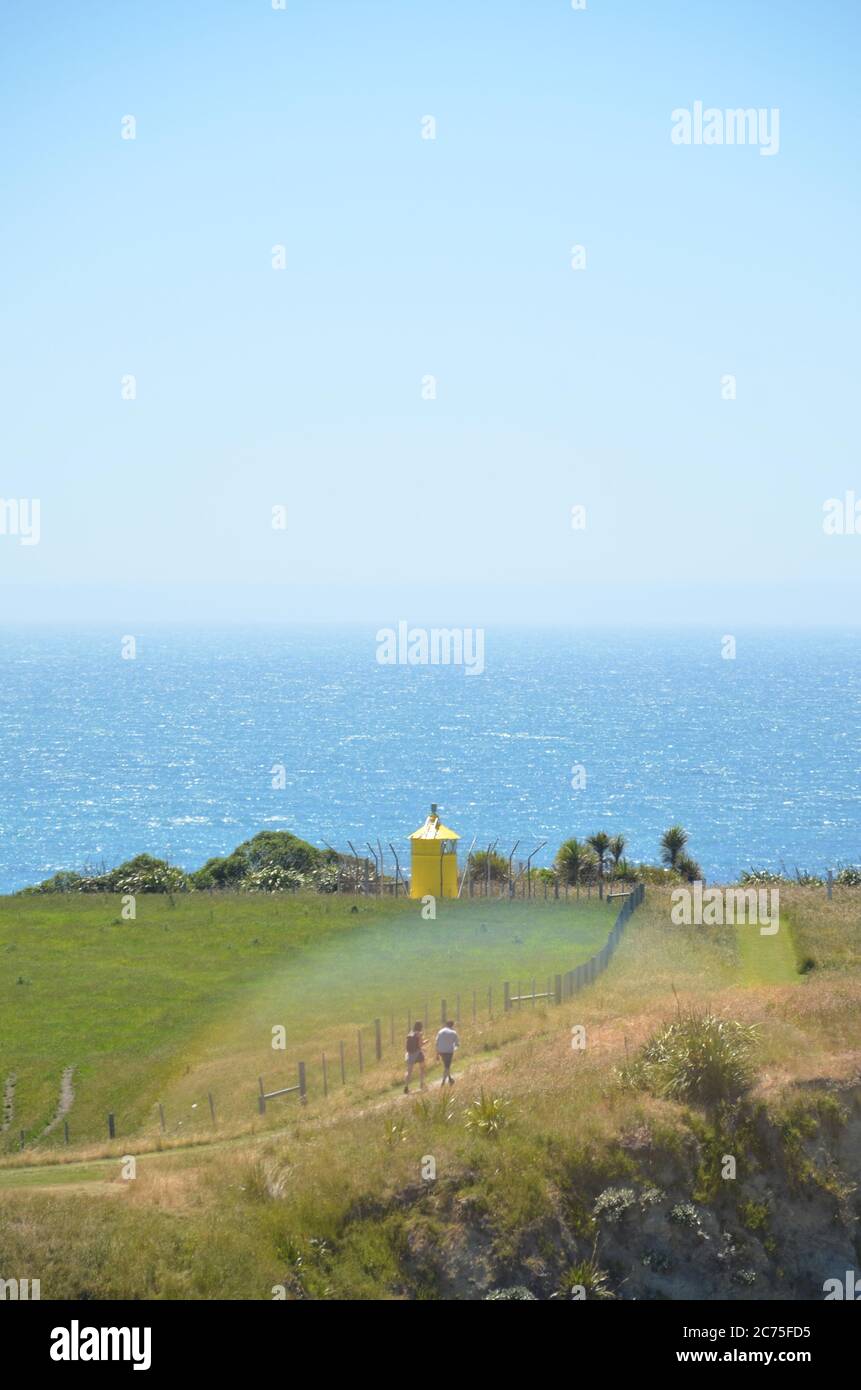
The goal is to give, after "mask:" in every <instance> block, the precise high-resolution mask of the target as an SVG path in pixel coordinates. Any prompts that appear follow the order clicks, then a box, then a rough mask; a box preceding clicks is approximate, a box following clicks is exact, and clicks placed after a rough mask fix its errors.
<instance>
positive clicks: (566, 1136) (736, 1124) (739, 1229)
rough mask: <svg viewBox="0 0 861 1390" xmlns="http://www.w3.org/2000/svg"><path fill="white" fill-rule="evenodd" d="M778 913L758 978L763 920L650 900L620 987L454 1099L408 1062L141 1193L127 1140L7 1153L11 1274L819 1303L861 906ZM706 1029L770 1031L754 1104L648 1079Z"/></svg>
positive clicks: (860, 1129) (464, 1293)
mask: <svg viewBox="0 0 861 1390" xmlns="http://www.w3.org/2000/svg"><path fill="white" fill-rule="evenodd" d="M781 906H782V925H781V932H780V933H778V935H777V936H776V937H762V938H760V943H761V944H757V945H756V948H755V949H756V952H757V953H758V954H759V956H760V960H759V964H758V966H757V972H758V973H759V975H760V976H761V977H762V978H761V979H759V980H758V981H756V982H753V981H752V972H751V963H750V960H751V958H750V950H749V946H750V943H749V942H747V941H746V940H745V938H744V936H743V933H745V932H746V931H749V930H750V929H749V928H728V927H716V928H702V927H699V928H698V927H678V926H673V925H672V924H671V922H670V917H669V898H668V895H666V894H664V893H663V892H662V891H661V890H657V889H652V890H650V891H649V895H648V897H647V900H646V903H645V904H644V906H643V907H642V908H641V909H640V910H639V911H638V912H637V913H636V914H635V915H634V917H633V918H632V920H631V922H630V924H629V926H628V929H627V932H626V934H625V936H624V938H623V941H622V944H621V946H620V948H619V950H618V952H617V954H616V956H615V957H614V959H613V962H612V964H611V966H610V968H609V970H608V971H607V973H606V974H605V975H604V976H602V977H601V978H600V979H599V980H598V982H597V983H596V984H595V985H593V986H592V987H590V988H589V989H587V990H585V991H584V992H583V993H582V994H581V995H579V996H578V997H577V998H576V999H575V1000H573V1001H570V1002H568V1003H565V1004H563V1005H562V1006H561V1007H556V1006H550V1007H547V1008H545V1007H538V1008H536V1009H534V1010H532V1009H529V1010H525V1011H523V1012H522V1013H521V1014H520V1015H512V1014H509V1015H508V1016H506V1017H505V1018H500V1017H496V1018H494V1019H493V1020H489V1019H480V1020H479V1021H478V1023H477V1025H476V1027H475V1029H474V1030H472V1029H470V1032H469V1036H468V1039H466V1044H467V1045H466V1046H465V1048H464V1053H463V1055H462V1056H461V1057H459V1060H458V1064H457V1067H456V1071H457V1074H458V1078H459V1079H458V1082H457V1084H456V1086H455V1088H454V1093H453V1095H448V1094H446V1095H445V1096H444V1097H441V1096H440V1094H439V1092H438V1090H437V1091H434V1092H431V1093H430V1094H429V1095H428V1096H426V1097H415V1096H410V1097H403V1096H400V1095H397V1094H395V1093H394V1092H393V1091H392V1090H391V1089H388V1087H389V1083H390V1082H391V1080H392V1079H393V1078H392V1077H391V1076H388V1075H387V1074H386V1067H385V1065H384V1067H383V1068H382V1069H375V1070H374V1071H373V1072H371V1073H369V1074H366V1075H365V1076H364V1077H363V1078H361V1080H356V1081H355V1082H354V1083H353V1084H352V1085H351V1087H350V1088H348V1090H347V1091H346V1092H344V1093H340V1094H339V1095H337V1096H333V1097H330V1099H329V1102H328V1105H327V1106H326V1108H325V1109H324V1108H322V1107H321V1106H320V1105H319V1104H309V1106H308V1107H307V1109H306V1110H304V1111H302V1110H300V1109H299V1108H298V1107H296V1106H292V1107H285V1108H284V1110H283V1111H282V1112H281V1116H282V1118H281V1130H280V1132H273V1131H270V1132H268V1133H261V1134H258V1135H256V1136H255V1137H254V1138H249V1137H248V1136H240V1137H238V1138H235V1139H232V1140H231V1139H222V1140H220V1141H219V1142H217V1143H214V1144H209V1145H207V1146H202V1145H201V1146H199V1147H192V1148H183V1149H170V1148H169V1147H166V1148H165V1150H164V1151H163V1152H161V1153H149V1154H146V1153H143V1154H141V1156H140V1158H139V1161H138V1166H137V1177H136V1179H135V1180H134V1181H131V1182H126V1181H123V1180H122V1178H121V1176H120V1166H119V1161H118V1160H119V1156H120V1155H121V1154H122V1153H126V1152H128V1149H127V1148H122V1147H120V1146H119V1145H118V1146H116V1148H115V1150H114V1153H115V1157H113V1158H108V1159H102V1160H98V1161H96V1160H94V1158H93V1157H92V1156H89V1157H88V1158H87V1161H86V1163H81V1164H79V1165H75V1164H70V1165H68V1166H67V1167H65V1168H63V1169H61V1170H60V1169H57V1168H56V1166H55V1167H48V1166H43V1167H34V1166H33V1156H32V1155H30V1156H28V1155H26V1154H24V1155H20V1156H15V1157H10V1158H8V1159H7V1160H5V1165H4V1167H3V1168H2V1169H0V1175H2V1185H0V1264H2V1265H3V1266H4V1267H7V1268H26V1269H28V1270H31V1271H33V1273H34V1275H38V1276H41V1278H42V1290H43V1297H47V1298H51V1297H81V1296H82V1295H86V1296H88V1297H95V1298H99V1297H108V1296H117V1297H144V1298H146V1297H190V1298H198V1297H203V1298H206V1297H227V1298H252V1299H269V1298H272V1297H273V1289H283V1290H284V1292H285V1294H286V1296H287V1297H288V1298H302V1297H307V1298H315V1299H327V1298H347V1297H349V1298H368V1299H369V1298H383V1299H392V1298H395V1299H398V1298H409V1299H428V1298H430V1299H436V1298H481V1297H484V1296H486V1294H487V1292H488V1291H489V1290H492V1289H498V1288H500V1287H508V1286H511V1285H525V1286H527V1287H528V1288H529V1289H530V1290H531V1291H532V1292H533V1294H534V1295H535V1296H537V1297H541V1298H546V1297H550V1296H551V1295H553V1294H557V1295H559V1296H569V1295H570V1290H571V1288H572V1287H574V1288H575V1290H580V1289H584V1290H585V1291H586V1296H587V1297H607V1296H614V1297H618V1298H632V1297H636V1298H680V1297H694V1298H715V1297H729V1298H748V1297H754V1298H783V1299H785V1298H790V1299H791V1298H818V1297H821V1296H822V1282H823V1280H824V1279H825V1278H830V1277H834V1276H837V1277H841V1278H842V1274H843V1271H844V1270H845V1269H847V1268H853V1267H857V1261H858V1258H859V1254H861V1250H859V1245H858V1238H857V1231H858V1218H859V1215H861V1212H859V1201H858V1190H857V1183H858V1171H859V1155H861V1104H859V1102H861V1085H859V1076H861V1051H859V1038H858V1027H857V1019H858V1010H859V1005H861V975H859V958H861V895H859V894H857V893H852V892H851V891H846V892H844V893H842V894H841V893H835V899H834V902H833V903H830V904H829V903H827V902H826V900H825V897H824V894H823V893H822V891H821V890H818V891H817V890H805V889H794V890H792V891H791V892H790V891H787V893H786V895H785V900H784V901H783V902H782V904H781ZM784 932H785V933H786V935H785V936H784ZM782 937H783V939H781V938H782ZM770 943H771V944H770ZM787 943H791V945H792V948H793V952H794V955H795V958H796V962H797V966H798V965H800V964H806V966H807V967H808V968H807V969H806V970H805V971H804V973H800V972H799V971H798V969H797V966H796V970H795V971H794V972H791V973H790V974H789V976H788V977H787V967H786V960H787V956H786V946H787ZM772 950H774V952H775V954H774V964H773V965H772V963H771V957H770V956H769V955H768V954H767V953H768V952H770V951H772ZM778 961H780V962H781V964H780V966H779V968H778V965H777V962H778ZM772 973H773V975H774V977H775V978H776V979H778V980H779V982H777V983H769V982H768V981H767V978H766V977H768V976H769V975H770V974H772ZM690 1009H693V1010H694V1011H696V1013H697V1014H698V1015H700V1016H701V1015H702V1014H703V1013H704V1012H705V1011H706V1010H710V1011H711V1013H712V1014H713V1015H714V1016H715V1018H716V1019H718V1020H723V1021H724V1023H725V1024H727V1025H730V1024H732V1023H735V1022H737V1023H738V1024H740V1025H741V1026H742V1027H744V1028H748V1027H750V1026H752V1027H753V1029H754V1032H753V1034H752V1037H753V1042H752V1045H751V1053H750V1061H751V1075H750V1078H749V1081H748V1082H747V1083H745V1085H744V1086H743V1087H742V1088H741V1090H740V1092H739V1094H737V1095H734V1096H733V1097H732V1098H731V1099H728V1100H725V1101H721V1102H720V1103H712V1102H709V1101H706V1100H702V1099H700V1098H697V1096H695V1095H694V1096H682V1097H676V1098H673V1097H672V1096H670V1095H668V1094H662V1093H659V1092H658V1091H656V1090H652V1089H649V1087H648V1085H646V1084H643V1083H642V1082H641V1081H640V1082H638V1081H632V1077H634V1076H635V1075H636V1073H637V1063H638V1061H639V1059H641V1058H642V1057H643V1056H644V1055H646V1054H645V1052H644V1049H645V1048H646V1045H647V1044H648V1043H649V1040H650V1039H654V1038H655V1037H656V1035H664V1034H665V1030H666V1028H667V1026H668V1025H669V1024H672V1023H673V1022H674V1021H678V1020H679V1019H680V1018H684V1017H685V1016H686V1014H687V1011H688V1010H690ZM575 1026H580V1027H582V1028H584V1029H585V1042H586V1046H585V1048H575V1047H572V1028H573V1027H575ZM727 1155H729V1156H731V1157H733V1159H734V1160H735V1163H736V1168H737V1171H736V1174H735V1176H734V1177H732V1178H729V1179H727V1178H725V1177H723V1176H722V1173H723V1170H724V1168H725V1160H726V1157H727ZM54 1156H55V1157H56V1155H54ZM43 1157H45V1158H46V1159H50V1158H51V1153H50V1152H49V1151H46V1153H45V1154H44V1155H43ZM429 1159H432V1160H433V1170H434V1171H435V1177H433V1178H431V1177H430V1176H429V1172H430V1169H429V1164H428V1160H429ZM25 1165H29V1166H25ZM11 1182H14V1183H15V1186H10V1185H8V1184H10V1183H11Z"/></svg>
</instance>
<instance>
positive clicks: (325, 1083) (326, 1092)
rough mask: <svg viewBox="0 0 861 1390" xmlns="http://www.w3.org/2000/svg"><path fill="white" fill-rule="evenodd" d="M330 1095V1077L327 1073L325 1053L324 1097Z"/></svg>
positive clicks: (324, 1056) (324, 1055)
mask: <svg viewBox="0 0 861 1390" xmlns="http://www.w3.org/2000/svg"><path fill="white" fill-rule="evenodd" d="M328 1094H329V1076H328V1073H327V1071H326V1054H325V1052H324V1053H323V1095H324V1096H327V1095H328Z"/></svg>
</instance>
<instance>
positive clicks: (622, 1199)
mask: <svg viewBox="0 0 861 1390" xmlns="http://www.w3.org/2000/svg"><path fill="white" fill-rule="evenodd" d="M636 1200H637V1198H636V1194H635V1193H634V1191H633V1189H632V1188H630V1187H605V1188H604V1191H603V1192H602V1193H600V1195H599V1196H598V1198H597V1200H596V1202H595V1205H594V1207H593V1208H592V1215H593V1216H595V1217H597V1218H599V1219H601V1220H603V1221H609V1222H611V1223H614V1222H616V1221H618V1220H619V1219H620V1218H621V1217H622V1216H624V1214H625V1212H626V1211H628V1209H629V1208H630V1207H632V1206H634V1204H635V1202H636Z"/></svg>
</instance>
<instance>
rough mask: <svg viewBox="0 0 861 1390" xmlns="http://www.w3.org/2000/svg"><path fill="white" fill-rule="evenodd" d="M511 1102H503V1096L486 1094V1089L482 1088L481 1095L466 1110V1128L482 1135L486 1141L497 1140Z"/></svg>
mask: <svg viewBox="0 0 861 1390" xmlns="http://www.w3.org/2000/svg"><path fill="white" fill-rule="evenodd" d="M508 1104H509V1102H508V1101H507V1100H503V1099H502V1097H501V1096H492V1095H487V1094H485V1090H484V1087H483V1086H482V1088H481V1093H480V1095H477V1096H476V1097H475V1099H474V1100H471V1101H470V1103H469V1105H468V1106H467V1109H466V1121H465V1123H466V1127H467V1129H471V1130H473V1131H474V1132H476V1133H477V1134H482V1135H484V1137H485V1138H486V1139H495V1138H496V1136H497V1135H498V1134H499V1132H500V1130H501V1129H502V1128H503V1126H504V1125H505V1122H506V1118H507V1117H506V1113H505V1112H506V1110H507V1108H508Z"/></svg>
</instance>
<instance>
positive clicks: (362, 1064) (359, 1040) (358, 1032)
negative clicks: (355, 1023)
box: [356, 1028, 365, 1076]
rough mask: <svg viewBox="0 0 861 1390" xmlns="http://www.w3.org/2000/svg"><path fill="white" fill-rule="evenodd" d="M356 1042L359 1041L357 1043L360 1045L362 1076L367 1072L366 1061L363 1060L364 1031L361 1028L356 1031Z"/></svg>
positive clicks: (360, 1069)
mask: <svg viewBox="0 0 861 1390" xmlns="http://www.w3.org/2000/svg"><path fill="white" fill-rule="evenodd" d="M356 1041H357V1043H358V1045H359V1075H360V1076H361V1075H362V1072H363V1071H364V1070H365V1064H364V1061H363V1058H362V1030H361V1028H357V1029H356Z"/></svg>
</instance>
